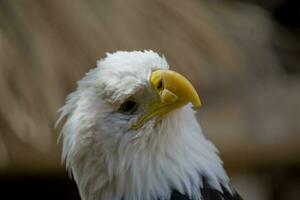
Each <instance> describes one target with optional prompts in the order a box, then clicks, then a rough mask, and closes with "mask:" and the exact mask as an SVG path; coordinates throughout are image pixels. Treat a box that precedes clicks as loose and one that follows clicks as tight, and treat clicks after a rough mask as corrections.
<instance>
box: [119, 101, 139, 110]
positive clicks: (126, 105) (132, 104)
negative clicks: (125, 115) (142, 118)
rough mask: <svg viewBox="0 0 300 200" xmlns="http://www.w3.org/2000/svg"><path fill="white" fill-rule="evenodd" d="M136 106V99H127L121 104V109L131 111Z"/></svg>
mask: <svg viewBox="0 0 300 200" xmlns="http://www.w3.org/2000/svg"><path fill="white" fill-rule="evenodd" d="M135 106H136V102H134V101H130V100H129V101H126V102H124V103H123V104H122V105H121V110H122V111H123V112H129V111H132V110H133V109H134V108H135Z"/></svg>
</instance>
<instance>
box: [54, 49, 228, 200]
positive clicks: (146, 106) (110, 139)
mask: <svg viewBox="0 0 300 200" xmlns="http://www.w3.org/2000/svg"><path fill="white" fill-rule="evenodd" d="M192 105H193V106H195V107H198V106H200V105H201V103H200V99H199V97H198V95H197V93H196V91H195V89H194V88H193V86H192V85H191V84H190V83H189V81H187V79H185V78H184V77H183V76H181V75H180V74H178V73H176V72H174V71H171V70H169V66H168V63H167V62H166V60H165V58H164V57H160V56H159V55H158V54H157V53H154V52H153V51H143V52H140V51H133V52H122V51H119V52H116V53H113V54H107V56H106V57H105V58H104V59H101V60H99V61H98V62H97V67H96V68H95V69H93V70H91V71H90V72H88V73H87V74H86V76H85V77H84V78H83V79H82V80H80V81H78V87H77V90H76V91H75V92H73V93H71V94H70V95H69V96H68V98H67V101H66V104H65V105H64V106H63V107H62V108H61V109H60V111H61V116H60V119H59V121H60V120H61V119H62V118H64V117H66V122H65V124H64V126H63V129H62V137H63V155H62V158H63V160H65V161H66V165H67V168H68V169H69V170H70V171H71V172H72V174H73V176H74V178H75V181H76V182H77V184H78V187H79V191H80V194H81V197H82V198H83V199H84V200H96V199H104V200H106V199H116V200H117V199H126V200H132V199H137V200H139V199H143V200H147V199H155V198H160V199H164V198H168V197H169V196H170V195H171V192H172V190H173V189H176V190H177V191H179V192H182V193H185V194H188V195H189V196H191V197H196V198H200V196H201V194H200V193H199V188H200V187H201V185H203V182H202V178H201V176H199V174H202V173H203V174H205V175H207V177H209V182H210V184H211V185H213V186H214V187H215V188H217V189H220V188H221V186H220V183H222V184H223V185H227V182H228V178H227V175H226V173H225V172H224V170H223V167H222V164H221V161H220V159H219V158H218V156H217V154H216V153H215V152H216V149H215V147H214V146H213V145H212V144H211V143H210V142H208V141H207V140H206V139H205V138H204V137H203V135H202V132H201V129H200V126H199V125H198V123H197V121H196V119H195V116H194V111H193V109H192ZM220 190H221V189H220Z"/></svg>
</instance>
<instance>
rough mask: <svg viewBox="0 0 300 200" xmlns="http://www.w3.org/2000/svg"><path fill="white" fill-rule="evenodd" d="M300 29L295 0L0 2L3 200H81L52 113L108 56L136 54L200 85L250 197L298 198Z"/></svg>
mask: <svg viewBox="0 0 300 200" xmlns="http://www.w3.org/2000/svg"><path fill="white" fill-rule="evenodd" d="M298 6H299V7H298ZM294 12H295V13H294ZM299 27H300V5H299V2H297V0H277V1H272V2H270V1H263V0H260V1H259V0H257V1H255V0H252V1H229V0H223V1H222V0H210V1H209V0H188V1H181V0H172V1H171V0H164V1H162V0H161V1H160V0H153V1H146V0H129V1H122V0H111V1H108V0H102V1H96V0H91V1H80V0H75V1H74V0H73V1H71V0H65V1H59V0H52V1H37V0H36V1H33V0H29V1H22V0H16V1H9V0H2V1H0V97H1V100H0V186H1V187H0V188H1V189H0V191H1V194H4V196H3V198H1V199H14V198H17V197H18V195H22V194H23V195H25V196H27V197H29V198H31V199H48V198H49V199H54V198H55V199H76V198H78V197H77V196H76V195H77V191H76V188H75V186H74V185H73V183H71V182H70V181H69V180H68V178H67V177H66V173H65V171H64V169H63V167H62V165H61V163H60V144H57V143H56V141H57V135H58V134H59V129H58V130H54V123H55V121H56V119H57V117H58V115H57V110H58V108H59V107H60V106H62V105H63V103H64V99H65V97H66V95H67V94H68V93H70V92H71V91H72V90H74V89H75V88H76V81H77V80H79V79H81V78H82V77H83V76H84V74H85V73H86V72H87V71H88V70H89V69H90V68H92V67H94V66H95V63H96V60H97V59H99V58H100V57H103V56H104V54H105V52H113V51H116V50H143V49H152V50H154V51H157V52H159V53H160V54H163V55H165V56H166V58H167V60H168V61H169V64H170V65H171V66H172V68H173V69H175V70H177V71H179V72H181V73H182V74H184V75H185V76H187V77H189V79H190V80H191V81H192V82H193V84H194V85H195V86H196V87H197V90H198V92H199V94H200V96H201V97H202V100H203V107H202V109H201V110H200V111H199V115H198V117H199V121H200V123H201V124H202V128H203V129H204V132H205V134H206V136H207V137H208V138H209V139H211V140H212V141H213V142H214V143H215V144H216V145H217V147H218V148H219V149H220V152H221V157H222V158H223V160H224V162H225V167H226V168H227V169H228V171H229V172H230V174H231V177H232V180H233V183H234V185H235V187H236V188H237V189H238V190H239V191H240V193H241V194H242V196H244V198H245V199H256V200H260V199H266V200H271V199H272V200H283V199H284V200H285V199H289V200H294V199H295V200H296V199H299V195H300V171H299V169H300V89H299V87H300V28H299ZM37 188H39V192H37ZM13 191H15V192H16V193H15V194H14V195H16V196H14V195H12V196H11V195H10V197H6V196H5V195H7V194H10V193H11V192H13ZM18 191H19V192H18ZM56 193H57V194H56ZM45 194H48V195H45ZM39 195H40V196H39ZM51 195H52V196H51ZM41 196H43V197H41Z"/></svg>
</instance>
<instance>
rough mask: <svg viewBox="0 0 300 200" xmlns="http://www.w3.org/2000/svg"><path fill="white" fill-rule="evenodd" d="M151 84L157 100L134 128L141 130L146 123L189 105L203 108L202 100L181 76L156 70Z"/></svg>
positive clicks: (149, 105) (152, 75) (148, 106)
mask: <svg viewBox="0 0 300 200" xmlns="http://www.w3.org/2000/svg"><path fill="white" fill-rule="evenodd" d="M150 84H151V86H152V89H153V90H154V92H155V93H156V95H157V98H156V99H155V100H154V101H153V102H150V103H149V104H148V105H147V108H146V111H145V114H144V115H142V116H141V117H139V119H138V120H137V122H136V123H135V124H134V125H133V126H132V128H133V129H138V128H140V127H141V126H142V125H143V124H144V123H145V122H146V121H148V120H150V119H152V118H153V117H156V119H157V120H159V119H161V118H162V117H163V116H164V115H166V114H167V113H169V112H171V111H173V110H175V109H178V108H180V107H182V106H184V105H186V104H188V103H192V104H193V105H194V106H195V107H200V106H201V101H200V98H199V96H198V94H197V92H196V90H195V88H194V87H193V85H192V84H191V83H190V82H189V81H188V80H187V79H186V78H185V77H184V76H182V75H181V74H179V73H177V72H175V71H172V70H156V71H153V72H152V73H151V77H150Z"/></svg>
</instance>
